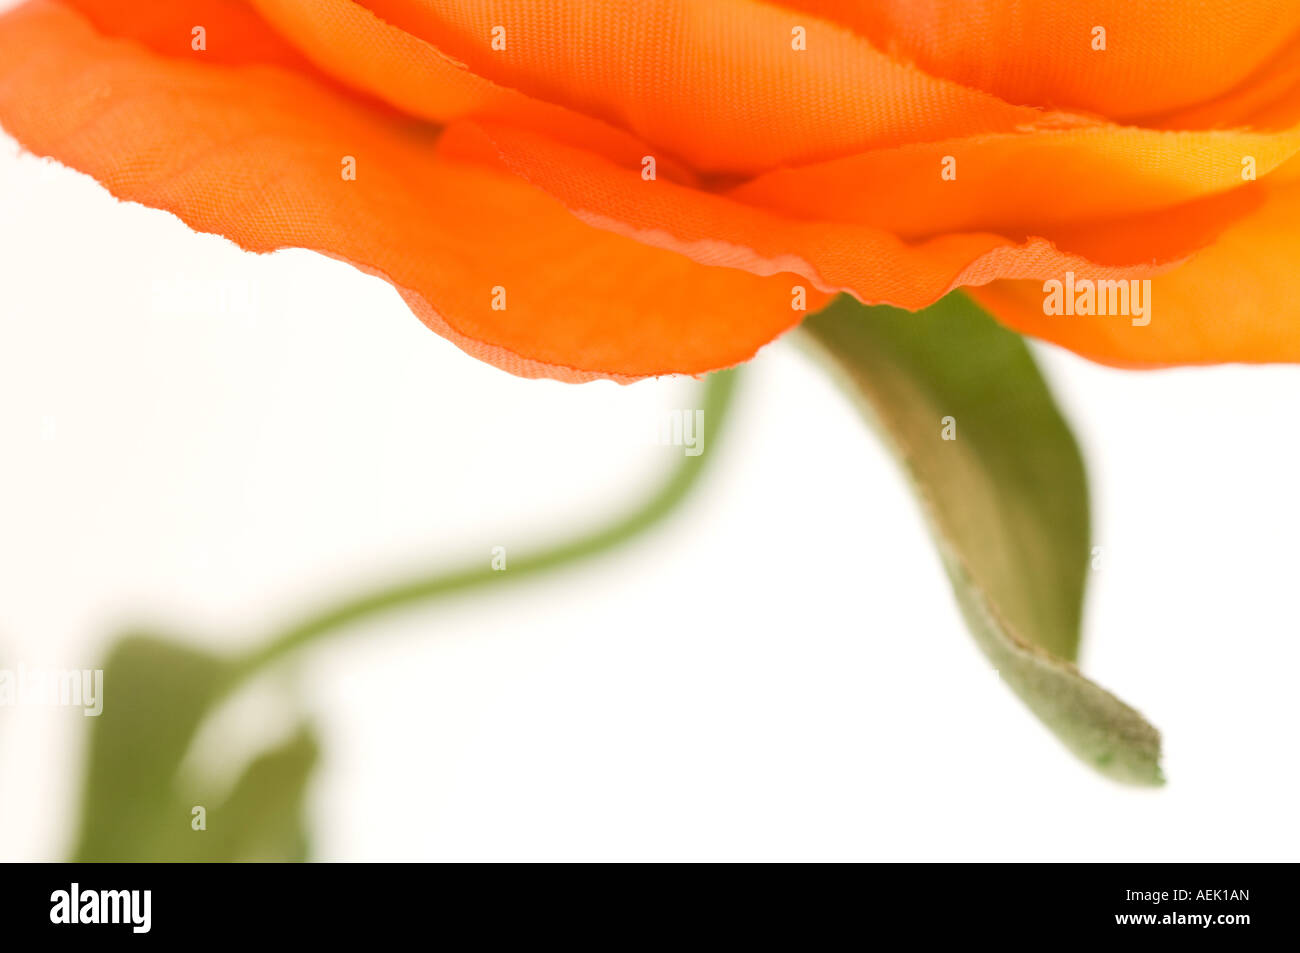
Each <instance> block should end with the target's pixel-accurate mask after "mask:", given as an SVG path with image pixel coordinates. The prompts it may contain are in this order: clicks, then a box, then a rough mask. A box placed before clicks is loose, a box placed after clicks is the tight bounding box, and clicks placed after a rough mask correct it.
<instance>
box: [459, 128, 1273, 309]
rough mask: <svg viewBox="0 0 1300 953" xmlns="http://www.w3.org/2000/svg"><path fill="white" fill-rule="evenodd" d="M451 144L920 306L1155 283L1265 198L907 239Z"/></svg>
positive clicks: (835, 287)
mask: <svg viewBox="0 0 1300 953" xmlns="http://www.w3.org/2000/svg"><path fill="white" fill-rule="evenodd" d="M443 148H444V149H445V150H446V151H447V152H448V154H454V155H457V156H461V157H464V158H465V159H466V160H468V161H478V162H485V163H486V162H490V161H492V159H493V158H494V157H495V158H496V159H497V160H498V161H499V162H500V163H501V164H502V165H503V166H504V167H506V168H508V169H510V170H511V171H513V172H514V173H516V174H517V175H519V176H521V177H522V178H523V179H525V180H526V181H528V182H530V183H532V184H534V185H537V186H539V187H541V188H543V189H545V190H546V191H547V192H548V193H550V194H551V195H554V196H555V197H556V198H557V199H559V200H560V201H561V202H563V203H564V205H565V206H566V207H567V208H569V209H570V210H571V211H572V212H573V214H574V215H576V216H577V217H578V218H580V219H582V220H583V221H584V222H587V223H588V224H590V225H592V226H594V227H596V228H601V229H606V230H609V231H612V232H615V233H617V234H621V235H627V236H629V237H632V238H635V239H637V240H638V241H641V242H644V243H646V244H648V245H652V246H655V247H659V248H666V249H671V250H673V251H676V252H678V253H679V254H682V255H685V256H687V257H689V258H691V259H693V260H695V261H698V262H700V263H701V264H705V265H711V266H722V267H727V268H742V269H745V270H747V271H752V272H754V273H755V274H772V273H776V272H781V271H787V272H793V273H795V274H798V275H801V276H803V277H804V278H806V279H808V281H809V282H810V283H811V284H812V285H813V286H814V287H816V288H819V289H821V290H823V291H827V292H839V291H845V292H848V293H850V294H852V295H854V296H855V297H856V298H858V299H859V300H862V301H865V302H867V303H873V304H875V303H885V304H893V305H897V306H899V307H904V308H908V309H911V310H917V309H919V308H923V307H926V306H927V305H929V304H932V303H933V302H934V301H936V300H938V299H939V298H940V297H942V296H943V295H944V294H946V293H947V292H949V291H951V290H953V289H954V288H958V287H962V286H966V285H980V284H986V283H988V282H990V281H994V280H997V279H1000V278H1012V277H1018V278H1030V277H1033V278H1037V279H1039V280H1045V279H1047V278H1049V277H1052V276H1055V275H1058V274H1060V273H1061V272H1062V271H1065V270H1072V271H1075V272H1076V273H1077V274H1079V275H1080V276H1088V277H1093V278H1120V277H1129V278H1132V277H1143V276H1148V277H1149V276H1151V275H1154V274H1157V273H1159V272H1160V271H1162V270H1165V269H1168V268H1170V267H1173V266H1174V265H1176V264H1177V263H1178V262H1179V261H1181V260H1182V259H1183V258H1185V257H1186V256H1187V255H1189V254H1191V252H1193V251H1195V250H1197V249H1199V248H1201V247H1203V246H1204V245H1205V244H1206V243H1207V242H1209V241H1211V240H1213V237H1214V235H1215V234H1216V232H1217V230H1218V227H1219V226H1220V225H1221V224H1222V222H1223V221H1224V220H1228V219H1231V218H1232V217H1233V216H1234V215H1236V214H1238V213H1240V212H1241V211H1242V210H1243V209H1244V208H1246V207H1250V203H1253V202H1254V201H1257V197H1256V196H1254V195H1253V193H1250V192H1246V193H1243V194H1242V196H1241V197H1240V198H1238V197H1236V196H1233V197H1231V198H1230V199H1229V201H1228V202H1227V203H1221V202H1219V201H1217V200H1216V201H1214V202H1212V203H1211V204H1210V205H1208V206H1205V205H1198V204H1189V205H1188V206H1184V207H1180V208H1179V209H1176V210H1173V211H1167V212H1162V213H1161V215H1159V216H1138V217H1135V218H1132V219H1129V220H1126V221H1124V222H1123V223H1122V224H1123V226H1124V227H1123V228H1122V229H1120V228H1116V225H1115V223H1114V222H1105V223H1101V224H1099V225H1096V226H1092V227H1079V228H1073V229H1070V230H1067V231H1063V233H1062V236H1061V237H1062V241H1061V242H1060V243H1059V244H1058V243H1056V242H1052V241H1048V240H1047V239H1044V238H1042V237H1038V236H1030V237H1027V238H1024V239H1021V240H1018V239H1014V238H1009V237H1007V236H1005V235H1001V234H997V233H992V232H961V233H951V234H945V235H941V236H937V237H935V238H932V239H927V240H925V241H920V242H906V241H903V240H901V239H900V238H898V237H897V236H896V235H894V234H892V233H891V232H889V231H886V230H882V229H878V228H873V227H869V226H862V225H856V224H846V223H840V222H834V221H823V220H817V219H796V218H793V217H789V216H785V215H777V214H773V213H771V212H768V211H765V210H763V209H758V208H753V207H751V206H748V205H744V204H741V203H739V202H736V201H734V200H733V199H731V198H729V197H727V196H725V195H717V194H712V193H707V192H701V191H699V190H698V189H691V188H687V187H683V186H680V185H678V184H676V183H672V182H663V181H646V180H644V179H643V178H642V177H641V176H640V175H638V174H637V172H636V171H635V170H632V169H626V168H622V167H619V166H617V165H616V164H614V163H611V162H609V161H608V160H606V159H604V158H602V157H600V156H597V155H594V154H591V153H586V152H582V151H580V150H577V149H573V148H570V147H567V146H563V145H559V144H557V143H555V142H552V141H550V140H547V139H545V138H543V137H539V136H535V135H532V134H531V133H528V132H526V131H524V130H520V129H514V128H510V127H506V126H493V125H490V124H474V123H460V124H457V125H456V126H453V127H451V128H450V129H449V130H448V132H447V136H446V138H445V140H444V143H443ZM1238 203H1241V204H1240V206H1239V204H1238ZM1224 205H1226V206H1227V207H1226V208H1225V207H1223V206H1224Z"/></svg>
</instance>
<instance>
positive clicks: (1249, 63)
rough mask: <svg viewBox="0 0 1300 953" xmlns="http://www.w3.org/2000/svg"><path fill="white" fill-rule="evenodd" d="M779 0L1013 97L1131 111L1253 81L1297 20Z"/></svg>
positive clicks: (1175, 5) (896, 0)
mask: <svg viewBox="0 0 1300 953" xmlns="http://www.w3.org/2000/svg"><path fill="white" fill-rule="evenodd" d="M782 2H783V3H784V5H785V6H787V7H791V8H793V9H798V10H802V11H806V12H808V13H811V14H814V15H817V16H824V17H827V18H828V19H832V20H834V21H836V22H838V23H842V24H844V25H846V26H849V27H851V28H853V29H854V30H855V31H857V32H858V33H859V35H861V36H863V37H865V38H867V39H868V40H869V41H870V42H872V43H874V44H875V45H876V46H877V47H879V48H880V49H888V50H890V51H892V52H895V53H896V54H898V55H899V56H901V57H904V58H906V59H907V60H909V61H911V62H914V63H916V64H917V65H919V66H920V67H921V68H922V69H924V70H926V71H927V72H929V73H931V74H933V75H935V76H942V77H945V78H947V79H949V80H952V81H955V82H958V83H961V84H964V85H966V86H971V87H973V88H976V89H983V90H987V91H989V92H991V93H994V94H995V95H997V96H999V97H1001V98H1002V99H1004V100H1006V101H1007V102H1012V103H1020V104H1029V105H1037V106H1045V107H1051V108H1062V109H1071V110H1085V111H1088V112H1094V113H1098V114H1101V115H1105V116H1110V117H1112V118H1125V119H1135V118H1137V117H1146V116H1153V115H1156V114H1159V113H1161V112H1165V111H1168V110H1173V109H1178V108H1184V107H1188V106H1191V105H1193V104H1195V103H1198V102H1201V101H1204V100H1207V99H1211V98H1213V97H1215V96H1218V95H1220V94H1223V93H1225V92H1227V91H1228V90H1231V89H1233V88H1234V87H1237V86H1239V85H1242V84H1248V82H1249V80H1250V78H1251V76H1252V74H1253V73H1255V72H1256V71H1257V70H1260V69H1263V68H1265V67H1266V66H1267V64H1268V63H1269V61H1270V60H1272V59H1273V58H1274V57H1276V56H1278V55H1279V54H1280V53H1281V52H1282V50H1283V48H1284V47H1286V46H1287V45H1288V44H1289V43H1292V42H1294V41H1295V39H1296V34H1297V31H1300V5H1298V4H1296V3H1295V2H1294V0H1252V2H1250V3H1241V2H1240V0H1196V2H1195V3H1184V2H1179V0H1168V2H1137V0H1089V2H1087V3H1070V2H1062V0H871V2H869V3H863V2H861V0H782ZM1099 27H1100V28H1103V29H1104V30H1105V48H1104V49H1097V48H1095V43H1094V39H1095V36H1094V30H1096V29H1097V28H1099Z"/></svg>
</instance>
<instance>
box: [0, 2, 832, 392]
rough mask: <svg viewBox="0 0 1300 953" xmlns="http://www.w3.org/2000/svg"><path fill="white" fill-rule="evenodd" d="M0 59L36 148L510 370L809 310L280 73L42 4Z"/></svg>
mask: <svg viewBox="0 0 1300 953" xmlns="http://www.w3.org/2000/svg"><path fill="white" fill-rule="evenodd" d="M129 19H130V18H129V17H128V16H126V15H125V11H123V16H122V17H121V18H120V20H122V21H126V20H129ZM186 33H187V35H188V29H187V31H186ZM0 63H3V64H4V69H3V70H0V121H3V123H4V125H5V127H6V129H7V130H8V131H9V132H11V133H12V134H13V135H14V136H15V137H16V138H17V139H18V140H19V142H20V143H22V144H23V145H24V146H26V147H27V148H28V149H30V150H32V151H34V152H36V153H38V154H41V155H49V156H53V157H54V158H55V159H57V160H59V161H61V162H63V163H65V164H67V165H70V166H72V167H73V168H76V169H79V170H81V171H84V172H87V173H89V174H90V175H92V176H94V177H95V178H96V179H97V180H99V181H100V182H101V183H103V184H104V185H105V186H106V187H107V188H108V189H109V191H111V192H112V193H113V194H114V195H116V196H118V197H119V198H122V199H127V200H131V201H136V202H140V203H142V204H144V205H148V206H151V207H154V208H160V209H165V210H167V211H169V212H172V213H174V214H176V215H177V216H179V217H180V218H181V219H182V220H183V221H185V222H186V223H187V224H188V225H190V226H191V227H192V228H194V229H197V230H199V231H203V232H211V233H215V234H219V235H224V236H226V237H228V238H230V239H232V240H233V241H235V242H237V243H238V244H239V245H240V246H242V247H243V248H246V249H248V250H251V251H256V252H268V251H272V250H274V249H278V248H284V247H301V248H308V249H313V250H316V251H319V252H322V253H324V254H327V255H331V256H334V257H337V258H340V259H343V260H345V261H348V262H350V263H352V264H353V265H355V266H356V267H358V268H360V269H362V270H364V271H367V272H369V273H372V274H376V275H379V276H381V277H383V278H385V279H387V280H388V281H390V282H391V283H392V284H393V285H395V286H396V287H397V289H398V290H399V291H400V292H401V293H402V295H403V297H404V298H405V299H406V300H407V302H408V303H409V304H410V305H411V307H412V308H413V309H414V310H415V311H416V312H417V314H419V316H420V317H421V318H422V319H423V320H424V321H425V322H426V323H428V324H429V325H431V326H432V327H434V328H435V330H437V331H439V332H440V333H442V334H444V335H445V336H447V337H448V338H449V339H451V340H452V341H454V342H455V343H456V344H458V345H459V346H461V347H462V348H464V349H465V350H466V351H468V352H470V353H471V354H473V355H474V356H476V357H479V358H481V359H483V360H487V361H490V362H491V363H494V364H496V365H498V366H500V367H503V368H505V369H506V370H509V371H511V372H513V373H516V374H522V375H525V376H542V375H545V376H551V377H556V378H559V379H562V380H570V381H576V380H587V379H591V378H594V377H611V378H614V379H617V380H631V379H634V378H638V377H644V376H648V375H654V374H664V373H679V372H686V373H698V372H703V371H706V370H710V369H714V368H718V367H723V366H728V365H731V364H735V363H738V362H740V361H743V360H746V359H748V358H749V357H751V356H752V355H753V354H754V352H755V351H756V350H757V349H758V347H760V346H761V345H762V344H764V343H766V342H767V341H769V340H771V339H772V338H773V337H775V336H776V335H777V334H779V333H780V332H781V331H783V330H785V329H786V328H788V327H790V326H791V325H793V324H794V323H796V322H797V321H798V319H799V318H800V317H802V312H801V311H797V310H794V309H793V308H792V293H791V289H792V286H793V285H794V284H796V283H797V279H795V278H792V277H791V276H789V275H782V276H779V277H777V276H774V277H771V278H764V277H759V276H755V275H753V274H750V273H747V272H745V271H741V270H737V269H730V268H702V267H700V266H699V265H697V264H695V263H694V262H692V261H690V260H689V259H687V258H685V257H683V256H681V255H677V254H674V253H672V252H670V251H665V250H662V249H659V248H653V247H649V246H647V245H644V244H642V243H639V242H636V241H633V240H631V239H628V238H625V237H622V236H619V235H615V234H612V233H610V232H606V231H601V230H598V229H593V228H590V227H588V226H587V225H584V224H583V223H582V222H580V221H579V220H578V219H576V218H575V217H574V216H572V215H571V214H570V213H569V212H568V211H567V210H566V209H565V208H564V206H563V205H562V204H561V203H559V202H558V201H556V200H555V199H554V198H551V197H549V196H547V195H546V194H544V193H543V192H541V191H540V190H538V189H535V188H533V187H532V186H530V185H528V184H527V183H525V182H524V181H522V180H521V179H519V178H518V177H516V176H512V175H509V174H506V173H503V172H501V171H498V170H493V169H489V168H486V167H484V166H482V165H476V164H474V163H468V162H464V161H458V160H456V159H454V158H452V157H449V156H447V155H446V154H444V152H443V151H442V150H441V149H440V143H439V140H438V138H437V135H436V132H435V131H434V130H431V129H430V128H429V127H427V126H425V125H423V124H418V123H411V122H410V121H409V120H404V119H402V118H401V117H400V116H395V115H394V114H387V113H385V114H383V115H376V114H375V112H374V111H373V110H370V109H366V108H363V107H362V106H360V105H358V104H356V103H354V102H353V101H352V100H350V99H348V98H347V97H345V96H342V95H340V94H338V93H336V92H334V91H332V90H330V89H327V88H325V87H323V86H322V85H321V84H320V83H317V82H314V81H312V80H310V79H307V78H304V77H303V76H302V75H300V74H298V73H296V72H291V71H288V70H286V69H283V68H282V67H279V66H266V65H241V66H217V65H212V63H211V61H206V60H203V59H202V54H196V55H195V57H194V59H193V60H187V59H184V58H174V57H169V56H160V55H158V54H155V53H153V52H151V51H150V50H149V49H147V48H146V47H144V46H142V45H141V44H140V43H139V42H136V41H135V40H128V41H123V40H116V39H110V38H106V37H104V36H102V35H100V34H99V33H98V32H96V31H95V30H94V29H93V28H92V27H91V25H90V24H89V23H88V22H87V21H86V20H85V19H84V18H82V17H81V16H79V15H77V14H75V13H73V12H71V11H70V10H69V9H67V8H66V7H64V6H62V5H60V4H58V3H53V2H46V0H38V2H35V3H32V4H28V5H25V6H23V7H20V8H18V9H17V10H15V11H12V12H10V13H9V14H6V15H5V16H4V17H0ZM349 157H350V158H351V159H354V160H355V169H356V177H355V180H349V179H347V178H345V177H344V176H343V175H342V174H341V173H342V170H343V164H342V163H343V161H344V160H345V158H349ZM810 292H811V289H810ZM821 300H822V299H821V298H820V297H819V296H818V295H817V294H816V293H815V292H811V293H810V294H809V296H808V299H807V301H808V307H809V308H810V309H812V308H816V307H817V306H818V305H819V304H820V302H821Z"/></svg>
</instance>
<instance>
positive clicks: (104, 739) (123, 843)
mask: <svg viewBox="0 0 1300 953" xmlns="http://www.w3.org/2000/svg"><path fill="white" fill-rule="evenodd" d="M232 670H233V666H232V665H231V663H229V662H227V661H225V660H224V659H221V658H220V657H218V656H215V655H211V654H208V653H205V652H201V651H198V650H196V649H193V648H189V647H186V646H183V645H180V644H178V643H175V642H171V641H166V640H163V639H159V638H154V637H151V636H141V635H133V636H128V637H126V638H124V639H122V640H121V641H119V642H118V643H117V644H116V645H115V646H114V647H113V649H112V651H111V652H110V654H109V658H108V661H107V662H106V663H105V665H104V710H103V713H102V714H101V715H99V717H97V718H95V719H94V720H93V723H92V727H91V731H90V753H89V763H88V767H87V773H86V778H85V784H84V787H83V794H82V809H81V831H80V836H79V840H78V843H77V847H76V849H75V851H74V855H73V856H74V859H75V860H78V861H127V862H131V861H209V860H210V861H217V860H295V859H301V858H303V857H304V856H305V855H306V849H307V848H306V839H305V835H304V829H303V823H302V818H301V814H302V800H303V790H304V788H305V786H306V782H307V779H308V776H309V775H310V773H311V770H312V767H313V765H314V764H315V761H316V756H317V745H316V741H315V738H314V736H313V735H312V733H311V732H310V730H309V729H307V728H306V727H300V728H299V730H298V732H297V734H296V735H295V736H294V737H293V738H291V739H290V740H289V741H288V742H286V743H285V744H283V745H281V746H280V747H277V748H275V749H273V750H271V751H268V752H264V753H263V754H261V755H260V756H258V757H257V758H256V759H255V760H254V761H253V763H252V764H251V765H249V766H248V767H247V769H246V770H245V771H244V774H243V776H242V777H241V778H240V779H239V780H238V781H237V782H236V784H235V785H234V787H233V788H232V789H231V791H230V793H229V794H228V795H225V796H224V797H223V796H220V794H219V792H214V794H213V796H211V797H205V796H203V795H202V794H201V793H200V794H199V795H197V796H196V795H195V794H194V792H192V791H191V790H190V789H188V788H187V789H186V792H187V796H183V795H182V792H181V790H180V788H181V785H180V780H181V779H180V778H179V777H178V772H179V770H180V766H181V762H182V759H183V758H184V757H185V754H186V752H187V751H188V750H189V747H190V744H191V743H192V741H193V740H194V735H195V733H196V732H197V731H198V728H199V725H200V724H201V723H202V721H203V719H204V717H206V715H207V714H208V713H209V710H210V709H211V708H212V707H213V705H214V704H215V703H216V701H217V700H218V699H219V698H220V697H221V696H222V689H223V688H224V687H226V686H227V685H228V681H227V680H228V679H229V677H230V676H231V673H232ZM196 805H201V806H203V807H204V808H205V810H206V829H205V830H195V829H193V827H192V823H191V822H192V813H191V812H192V809H193V808H194V807H195V806H196Z"/></svg>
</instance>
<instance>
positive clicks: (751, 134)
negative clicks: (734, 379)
mask: <svg viewBox="0 0 1300 953" xmlns="http://www.w3.org/2000/svg"><path fill="white" fill-rule="evenodd" d="M300 2H305V0H300ZM366 6H367V7H368V8H369V9H371V10H372V11H374V13H375V14H377V15H378V16H379V17H381V18H382V19H383V20H384V21H386V22H388V23H391V24H394V25H396V26H400V27H401V28H402V29H404V30H405V31H407V32H408V33H411V34H413V35H415V36H419V37H421V38H422V39H424V40H426V41H428V42H429V43H431V44H432V45H434V46H436V47H437V48H438V49H439V50H441V51H443V52H444V53H445V54H446V55H447V56H450V57H452V58H454V59H455V60H457V61H458V62H462V63H464V64H465V65H466V66H467V67H468V68H469V69H470V70H471V71H473V72H474V73H475V74H477V75H479V76H485V77H488V78H490V79H492V80H493V81H494V82H496V83H498V84H500V85H502V86H507V87H510V88H512V89H517V90H519V91H521V92H523V93H526V94H527V95H529V96H531V97H534V98H537V99H543V100H546V101H548V102H553V103H557V104H560V105H563V106H566V107H568V108H570V109H572V110H575V111H580V112H583V113H586V114H588V115H591V116H595V117H598V118H601V119H604V120H606V121H607V122H609V123H611V124H613V125H617V126H619V127H620V128H623V129H626V130H628V131H630V132H632V133H633V134H635V135H636V136H638V137H639V138H641V139H643V140H645V141H647V142H649V143H652V144H653V145H654V146H656V147H657V148H659V149H661V150H664V151H665V153H666V154H667V155H669V156H673V157H675V158H677V159H679V160H682V161H684V162H686V163H687V164H689V165H692V166H693V167H694V168H696V169H699V170H702V171H705V172H710V173H715V174H725V175H749V174H753V173H755V172H759V171H762V170H765V169H770V168H773V167H775V166H780V165H786V164H791V163H800V162H809V161H814V160H817V159H824V158H830V157H833V156H837V155H845V154H850V153H853V152H858V151H861V150H864V149H870V148H877V147H883V146H891V145H899V144H901V143H906V142H924V141H929V140H933V139H941V138H948V137H951V136H958V135H967V134H974V133H976V132H996V131H1011V130H1014V129H1016V128H1019V127H1021V126H1025V125H1032V124H1035V123H1048V124H1069V123H1070V122H1073V121H1076V120H1075V119H1073V118H1072V117H1066V116H1051V115H1045V114H1044V113H1042V111H1040V110H1037V109H1031V108H1025V107H1021V106H1014V105H1010V104H1008V103H1005V102H1003V101H1001V100H999V99H997V98H996V97H994V96H991V95H989V94H988V93H984V92H980V91H978V90H973V89H968V88H966V87H964V86H961V85H960V84H958V83H954V82H951V81H949V80H944V79H938V78H935V77H933V76H930V75H927V74H926V73H924V72H922V71H921V70H919V69H916V68H915V67H913V66H910V65H907V64H903V63H899V62H898V61H897V60H896V59H895V58H893V57H891V56H889V55H888V54H887V53H885V52H882V51H881V50H880V49H877V48H876V47H874V46H872V45H871V43H870V42H868V41H867V40H865V39H863V38H862V37H860V36H857V35H855V34H853V33H852V32H851V31H849V30H847V29H845V28H844V27H841V26H839V25H837V24H834V23H831V22H828V21H825V20H821V19H818V18H816V17H809V16H807V15H802V14H795V13H792V12H791V11H790V10H787V9H783V8H781V7H777V6H774V5H772V4H769V3H761V2H754V0H655V2H644V3H613V2H610V0H531V2H528V3H483V2H477V0H368V2H367V4H366ZM795 30H802V31H803V39H802V45H803V46H804V47H805V48H802V49H801V48H798V46H799V42H800V41H799V40H798V38H797V37H796V36H795V35H794V31H795ZM494 31H499V32H494ZM494 38H498V39H499V43H498V46H501V45H503V46H504V48H494V46H493V40H494Z"/></svg>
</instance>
